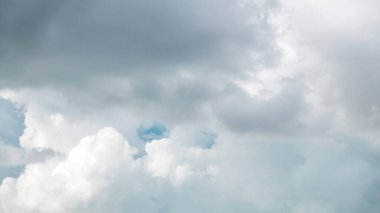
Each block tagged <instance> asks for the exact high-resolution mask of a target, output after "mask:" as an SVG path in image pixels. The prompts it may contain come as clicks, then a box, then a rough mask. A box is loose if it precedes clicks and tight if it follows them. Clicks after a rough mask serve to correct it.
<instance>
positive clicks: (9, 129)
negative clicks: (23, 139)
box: [0, 98, 25, 147]
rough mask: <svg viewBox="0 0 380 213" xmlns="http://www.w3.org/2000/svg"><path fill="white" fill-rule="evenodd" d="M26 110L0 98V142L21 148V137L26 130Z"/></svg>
mask: <svg viewBox="0 0 380 213" xmlns="http://www.w3.org/2000/svg"><path fill="white" fill-rule="evenodd" d="M24 120H25V116H24V109H23V108H22V107H18V106H16V105H15V104H14V103H12V102H10V101H8V100H5V99H2V98H0V141H2V142H3V143H4V144H6V145H10V146H16V147H19V137H20V136H21V135H22V132H23V130H24V128H25V126H24Z"/></svg>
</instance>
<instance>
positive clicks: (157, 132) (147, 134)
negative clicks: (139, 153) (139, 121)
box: [137, 123, 167, 142]
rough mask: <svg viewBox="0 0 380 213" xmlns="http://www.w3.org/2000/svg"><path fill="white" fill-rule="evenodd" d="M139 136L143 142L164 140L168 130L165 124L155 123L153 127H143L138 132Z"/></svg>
mask: <svg viewBox="0 0 380 213" xmlns="http://www.w3.org/2000/svg"><path fill="white" fill-rule="evenodd" d="M137 134H138V136H139V138H140V139H141V140H142V141H144V142H149V141H152V140H159V139H162V138H164V137H165V136H166V134H167V130H166V127H165V126H164V125H163V124H160V123H153V124H151V125H147V126H141V127H140V128H139V129H138V130H137Z"/></svg>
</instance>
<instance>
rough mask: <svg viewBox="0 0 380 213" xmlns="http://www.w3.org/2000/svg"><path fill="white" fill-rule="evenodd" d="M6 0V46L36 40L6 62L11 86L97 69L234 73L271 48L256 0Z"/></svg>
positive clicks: (82, 77) (72, 77) (72, 78)
mask: <svg viewBox="0 0 380 213" xmlns="http://www.w3.org/2000/svg"><path fill="white" fill-rule="evenodd" d="M3 4H4V8H8V10H7V11H9V12H7V13H4V14H3V16H4V18H3V19H4V20H9V21H6V22H5V21H4V22H5V23H4V24H3V27H2V28H3V29H4V30H8V31H10V33H9V34H10V35H9V36H8V35H7V34H6V35H5V36H2V38H4V40H5V43H6V44H7V46H9V48H6V50H5V52H6V53H11V52H12V50H13V47H14V46H17V44H20V43H21V44H23V43H25V42H30V43H33V45H34V47H32V48H31V49H32V50H31V51H30V50H29V51H25V52H26V53H23V52H22V51H24V50H28V49H29V48H22V47H21V51H18V52H17V53H18V54H17V55H16V57H20V60H18V58H12V60H11V61H10V62H6V63H4V64H3V66H2V70H9V71H8V72H3V73H2V75H3V76H2V80H3V82H2V83H3V84H6V85H13V86H15V85H16V86H17V85H18V86H20V85H19V84H20V83H21V82H22V83H24V84H25V83H26V84H33V83H34V84H37V85H39V84H46V83H47V82H49V81H53V82H54V84H56V83H59V82H61V81H65V80H66V81H65V82H66V83H68V82H70V83H75V82H78V80H79V81H81V82H84V81H86V80H87V79H88V78H91V77H92V76H93V75H94V74H95V73H97V75H109V74H110V73H112V74H113V75H131V74H132V73H136V72H137V73H145V74H146V75H152V76H157V75H160V73H162V72H164V73H167V72H168V71H170V70H173V69H174V70H176V69H178V68H181V69H182V68H191V69H193V70H194V71H196V72H200V71H197V70H199V68H203V69H202V71H206V72H220V71H223V70H227V71H230V72H231V71H233V72H237V71H238V70H239V67H241V66H242V65H244V64H245V63H247V61H246V60H247V59H248V58H247V56H248V53H249V52H250V51H253V52H256V53H262V52H271V51H272V50H271V44H270V42H271V41H270V36H271V35H270V34H271V31H270V30H269V26H268V24H267V22H266V20H265V18H262V17H261V14H260V10H259V9H258V7H257V6H256V5H251V6H249V7H245V8H243V7H239V5H238V3H237V2H231V1H222V2H220V1H215V0H207V1H187V0H184V1H172V0H165V1H160V2H155V1H132V0H131V1H118V0H114V1H108V2H103V1H81V2H78V1H66V2H64V3H62V2H57V1H39V2H38V4H37V3H36V4H33V7H26V5H23V4H15V3H14V4H12V3H9V2H3ZM19 16H20V17H19ZM24 22H26V23H24ZM25 25H26V26H25ZM30 36H31V37H32V38H30ZM11 38H12V39H11ZM22 56H24V57H22ZM3 60H4V57H3ZM20 64H21V65H20ZM16 65H17V66H16ZM21 75H22V76H21ZM42 76H43V79H44V80H43V81H42V80H41V78H42ZM49 79H50V80H49ZM54 84H53V85H54Z"/></svg>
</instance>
